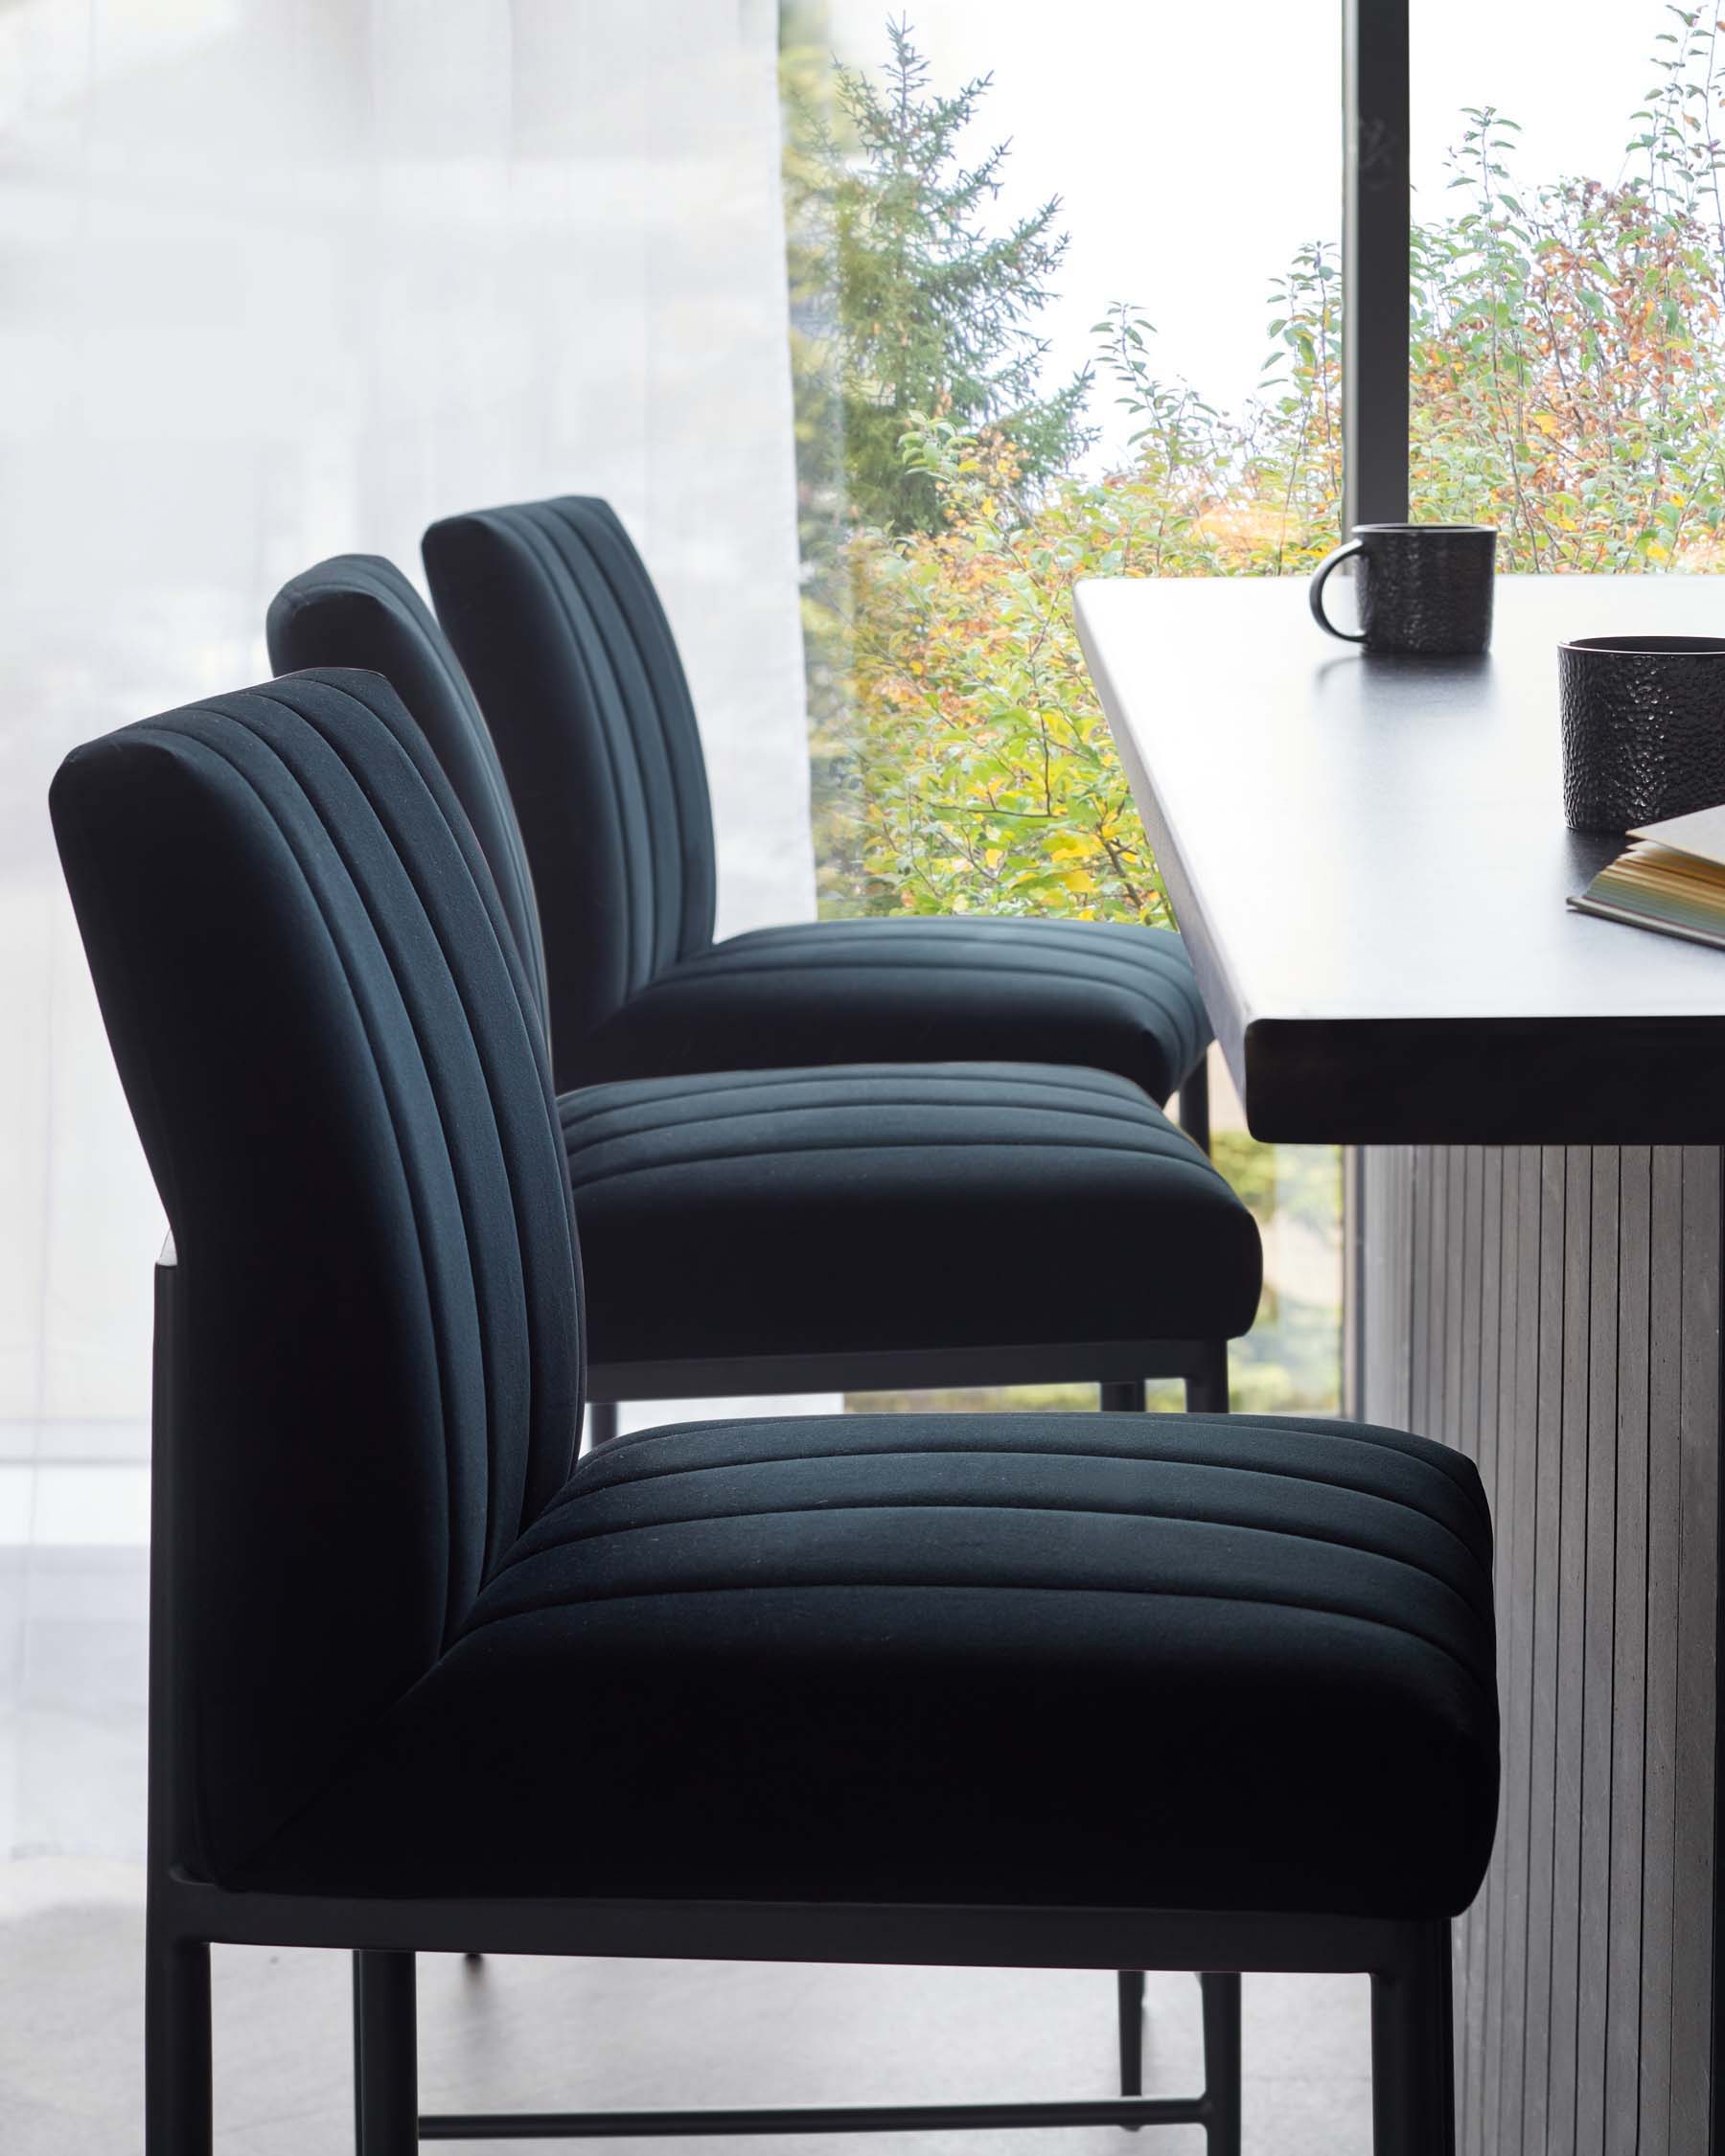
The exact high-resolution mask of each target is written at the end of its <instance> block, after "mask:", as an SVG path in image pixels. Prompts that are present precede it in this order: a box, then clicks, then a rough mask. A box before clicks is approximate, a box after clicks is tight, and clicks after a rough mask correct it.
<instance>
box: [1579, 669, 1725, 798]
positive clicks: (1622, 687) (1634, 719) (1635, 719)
mask: <svg viewBox="0 0 1725 2156" xmlns="http://www.w3.org/2000/svg"><path fill="white" fill-rule="evenodd" d="M1557 677H1558V683H1559V689H1560V698H1561V702H1562V708H1563V813H1564V817H1565V820H1566V821H1567V822H1568V824H1569V827H1570V829H1571V830H1572V831H1626V830H1628V829H1629V827H1630V825H1632V824H1639V823H1653V822H1657V821H1658V820H1659V818H1660V817H1662V816H1680V815H1686V814H1688V813H1689V812H1690V811H1691V809H1710V808H1712V807H1714V804H1715V803H1717V802H1720V801H1725V637H1720V636H1578V637H1576V639H1575V640H1574V641H1573V642H1571V643H1568V644H1560V645H1559V646H1558V647H1557Z"/></svg>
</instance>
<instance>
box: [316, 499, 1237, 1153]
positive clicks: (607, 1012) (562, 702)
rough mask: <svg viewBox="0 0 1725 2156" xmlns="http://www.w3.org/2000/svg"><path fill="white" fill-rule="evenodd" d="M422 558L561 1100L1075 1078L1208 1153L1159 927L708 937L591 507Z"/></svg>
mask: <svg viewBox="0 0 1725 2156" xmlns="http://www.w3.org/2000/svg"><path fill="white" fill-rule="evenodd" d="M424 551H425V559H426V574H427V576H428V577H429V579H430V583H431V592H432V597H433V599H434V600H435V602H436V605H437V611H438V614H439V617H440V618H441V620H442V622H443V624H444V626H445V628H446V629H447V630H448V631H449V637H450V639H451V641H452V643H453V644H454V647H455V650H456V651H457V652H458V653H459V654H460V656H461V661H462V664H463V666H464V667H465V668H466V670H467V674H468V677H469V678H470V679H471V681H472V685H473V688H474V689H475V691H476V692H477V694H478V699H479V704H480V708H481V709H482V710H483V711H484V713H485V716H486V719H487V721H488V722H489V723H490V726H491V730H492V733H493V735H494V736H495V740H496V744H497V749H498V752H499V753H500V755H501V757H502V763H503V768H504V770H505V771H506V772H507V773H508V776H509V785H510V790H511V791H512V792H513V793H514V795H515V800H516V806H517V811H518V813H519V815H520V818H521V827H522V831H523V833H524V836H525V840H526V850H527V857H528V859H529V860H531V862H532V864H533V875H534V880H535V882H536V883H537V884H538V887H539V897H540V911H541V915H542V917H543V923H544V934H545V945H546V952H547V955H548V958H549V961H550V988H551V1011H550V1017H551V1039H552V1044H553V1055H554V1064H555V1067H556V1071H557V1082H558V1084H559V1085H560V1086H562V1087H569V1086H575V1085H579V1084H582V1083H583V1082H585V1081H586V1080H588V1079H592V1078H613V1077H615V1078H620V1077H641V1076H653V1075H656V1074H658V1073H663V1072H672V1071H689V1070H712V1069H719V1068H727V1069H728V1068H732V1067H735V1066H736V1065H737V1063H738V1062H739V1060H744V1061H747V1063H748V1064H749V1065H751V1066H754V1067H765V1066H770V1065H775V1064H817V1063H873V1062H877V1061H882V1060H890V1061H892V1062H917V1063H925V1062H928V1063H951V1062H965V1063H976V1062H980V1063H992V1062H1013V1063H1023V1062H1026V1061H1030V1062H1036V1063H1058V1064H1069V1065H1084V1066H1087V1067H1093V1068H1096V1069H1101V1070H1112V1071H1115V1072H1117V1073H1118V1074H1119V1075H1120V1076H1122V1077H1125V1078H1129V1079H1131V1080H1132V1082H1133V1083H1134V1084H1135V1085H1136V1086H1138V1087H1140V1088H1141V1089H1143V1091H1145V1092H1146V1093H1148V1094H1149V1096H1150V1097H1151V1099H1152V1100H1154V1101H1157V1102H1159V1103H1160V1102H1163V1101H1165V1100H1167V1098H1168V1096H1169V1095H1170V1094H1171V1093H1172V1092H1173V1091H1174V1090H1175V1089H1176V1088H1178V1089H1180V1094H1181V1114H1182V1120H1183V1121H1184V1123H1185V1124H1186V1127H1187V1129H1188V1130H1189V1131H1190V1132H1191V1133H1192V1134H1193V1135H1194V1136H1196V1137H1197V1139H1198V1141H1199V1143H1200V1144H1201V1145H1205V1146H1207V1144H1208V1113H1209V1109H1208V1096H1207V1080H1206V1077H1205V1070H1204V1060H1203V1059H1204V1051H1205V1048H1206V1047H1207V1044H1208V1042H1209V1038H1210V1026H1209V1021H1208V1019H1207V1016H1206V1014H1205V1009H1204V1004H1203V999H1202V998H1201V997H1200V996H1199V993H1198V985H1197V982H1196V980H1195V979H1194V977H1193V974H1192V968H1191V962H1190V960H1189V959H1188V958H1187V956H1186V953H1185V950H1184V946H1183V945H1182V943H1181V940H1180V938H1179V937H1178V936H1177V935H1175V934H1172V933H1170V932H1169V931H1167V930H1165V929H1147V928H1142V927H1138V926H1134V925H1132V924H1129V923H1121V922H1093V921H1051V920H1022V919H990V918H987V917H980V916H977V915H972V914H966V915H964V916H963V917H957V916H954V917H951V918H946V919H927V918H920V919H919V918H909V917H907V918H905V919H902V920H869V921H810V922H799V923H796V924H793V925H791V926H788V927H785V928H775V929H756V930H753V931H751V932H750V933H747V934H745V935H737V936H729V937H726V938H725V940H724V942H722V943H715V942H714V941H713V892H714V845H713V824H712V814H711V810H710V808H709V805H708V800H707V783H706V770H705V766H704V764H703V762H702V758H701V737H700V733H699V730H698V728H697V724H696V717H695V709H694V705H693V703H692V701H691V699H690V694H689V687H688V683H687V680H686V679H685V677H684V675H683V670H682V664H681V661H680V659H679V657H678V650H677V643H676V639H675V637H674V636H673V634H672V631H671V626H670V623H669V621H668V620H667V618H666V614H665V609H664V608H663V606H662V604H661V603H660V600H659V597H658V594H657V592H656V591H655V588H654V585H653V581H652V579H651V577H650V576H649V575H648V573H647V569H646V566H645V564H644V563H643V562H642V561H641V558H640V555H639V554H638V553H637V552H636V550H635V547H634V545H633V543H632V541H631V539H630V537H629V534H628V533H627V531H626V530H625V529H624V527H623V523H622V520H621V518H620V517H619V516H617V514H616V512H615V511H614V510H613V509H612V508H611V506H610V504H609V502H606V501H602V500H600V499H598V498H596V497H594V496H590V495H567V496H564V497H563V498H562V499H560V500H554V501H541V502H525V503H521V504H519V505H517V506H515V507H512V508H503V509H488V510H479V511H475V512H474V513H473V514H472V515H471V516H451V517H448V518H445V519H444V520H443V521H441V522H439V523H436V524H433V525H432V526H431V528H430V529H429V531H427V532H426V538H425V549H424ZM307 663H325V664H327V663H330V662H329V661H328V660H323V661H309V662H307ZM350 663H351V662H350ZM740 1044H741V1047H742V1055H741V1059H740V1055H739V1045H740Z"/></svg>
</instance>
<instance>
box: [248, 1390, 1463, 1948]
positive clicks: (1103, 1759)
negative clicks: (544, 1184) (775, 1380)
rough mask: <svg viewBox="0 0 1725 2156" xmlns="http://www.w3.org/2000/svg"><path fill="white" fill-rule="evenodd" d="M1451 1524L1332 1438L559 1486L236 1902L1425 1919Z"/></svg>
mask: <svg viewBox="0 0 1725 2156" xmlns="http://www.w3.org/2000/svg"><path fill="white" fill-rule="evenodd" d="M1496 1792H1497V1719H1496V1700H1495V1687H1494V1678H1493V1629H1492V1601H1491V1548H1490V1525H1489V1520H1488V1515H1487V1511H1486V1506H1485V1501H1484V1493H1483V1491H1482V1489H1481V1487H1480V1483H1479V1479H1478V1477H1477V1476H1476V1474H1475V1472H1474V1469H1473V1468H1472V1466H1471V1465H1470V1464H1469V1463H1468V1462H1467V1461H1466V1460H1464V1459H1463V1458H1462V1457H1461V1456H1459V1455H1457V1454H1453V1453H1450V1452H1448V1451H1446V1450H1445V1449H1443V1448H1442V1447H1440V1446H1438V1445H1435V1444H1431V1443H1428V1442H1426V1441H1425V1440H1423V1439H1420V1438H1416V1437H1410V1436H1403V1435H1400V1434H1392V1433H1391V1432H1388V1431H1382V1430H1373V1429H1368V1428H1365V1427H1363V1426H1361V1425H1358V1424H1350V1423H1343V1422H1319V1421H1295V1420H1278V1419H1276V1418H1271V1417H1259V1416H1251V1417H1246V1416H1240V1417H1234V1418H1226V1417H1191V1416H1181V1415H1167V1416H1161V1415H1157V1416H1142V1415H1100V1414H1098V1415H1032V1414H1016V1415H1015V1414H1007V1415H944V1416H936V1415H929V1416H920V1415H916V1416H898V1415H891V1416H835V1417H824V1418H811V1419H800V1418H793V1419H787V1420H783V1421H775V1422H738V1423H722V1424H717V1425H714V1424H706V1425H700V1426H687V1425H686V1426H683V1427H681V1428H676V1429H668V1430H657V1431H650V1432H644V1433H642V1434H639V1435H636V1436H631V1437H624V1438H622V1439H619V1440H616V1441H614V1442H612V1443H611V1444H609V1445H606V1446H604V1447H602V1448H600V1450H599V1451H598V1452H597V1453H595V1454H592V1455H589V1456H587V1457H586V1459H584V1460H583V1461H582V1462H581V1463H580V1464H579V1465H578V1467H577V1468H576V1471H575V1473H574V1475H573V1476H572V1477H571V1479H570V1480H569V1481H568V1483H567V1484H566V1486H565V1487H564V1489H563V1492H562V1494H561V1495H560V1496H559V1497H558V1498H557V1499H555V1500H554V1501H553V1502H552V1503H551V1504H550V1506H549V1507H548V1508H547V1509H546V1511H545V1512H544V1513H543V1514H541V1516H540V1519H539V1521H538V1522H537V1523H536V1524H535V1525H533V1526H532V1527H531V1528H529V1529H528V1531H527V1532H526V1533H525V1534H524V1535H523V1536H522V1538H521V1540H520V1541H519V1543H518V1544H517V1547H516V1548H515V1550H514V1552H513V1553H512V1554H511V1555H510V1556H509V1557H508V1558H506V1559H505V1561H504V1563H503V1564H502V1566H501V1568H500V1569H499V1570H498V1571H497V1572H496V1573H495V1576H494V1577H493V1579H492V1580H491V1582H490V1583H489V1585H488V1586H487V1588H486V1589H485V1591H484V1592H483V1593H482V1594H481V1595H480V1597H479V1600H478V1602H477V1604H476V1605H475V1607H474V1610H473V1612H472V1617H471V1618H470V1620H469V1622H468V1624H467V1626H466V1628H465V1631H464V1633H463V1635H462V1636H461V1637H460V1638H459V1639H458V1640H457V1642H456V1643H455V1645H454V1646H453V1647H452V1648H451V1649H450V1650H449V1652H448V1653H447V1654H446V1655H445V1656H444V1658H443V1659H442V1661H441V1662H440V1663H439V1664H438V1666H437V1667H436V1668H435V1669H434V1670H433V1671H432V1672H431V1674H430V1675H429V1676H428V1677H427V1678H426V1679H425V1680H424V1681H423V1682H422V1683H421V1684H420V1685H419V1686H418V1687H417V1688H416V1689H415V1690H414V1691H412V1692H411V1693H409V1694H408V1696H407V1697H406V1698H405V1699H404V1700H403V1701H402V1702H401V1703H400V1704H399V1705H398V1706H397V1708H396V1709H394V1710H393V1711H392V1712H391V1713H390V1714H389V1716H388V1717H387V1718H386V1719H385V1721H384V1723H383V1725H382V1727H381V1730H380V1734H379V1735H378V1737H377V1739H376V1740H375V1741H374V1742H373V1743H372V1745H371V1746H370V1747H369V1748H368V1749H367V1750H366V1751H365V1752H364V1753H363V1754H362V1755H360V1756H359V1757H358V1758H357V1759H356V1760H355V1762H354V1763H353V1765H352V1766H351V1768H350V1769H349V1770H348V1771H347V1772H346V1773H345V1774H344V1775H343V1776H342V1777H341V1778H340V1779H339V1780H338V1781H337V1782H336V1783H335V1784H334V1786H333V1787H332V1788H331V1789H329V1790H328V1791H327V1792H326V1793H325V1794H324V1796H323V1797H322V1798H320V1799H319V1800H317V1801H316V1802H315V1803H314V1804H313V1805H312V1806H311V1808H310V1809H309V1810H308V1811H307V1812H306V1813H305V1814H303V1815H302V1816H301V1818H300V1819H299V1820H298V1821H297V1822H296V1823H294V1824H293V1825H292V1826H291V1827H290V1828H289V1829H288V1831H287V1832H285V1833H283V1834H280V1835H278V1836H277V1837H276V1839H275V1840H274V1842H273V1843H272V1844H271V1845H270V1846H267V1847H266V1848H265V1850H264V1851H263V1852H262V1853H261V1854H260V1855H259V1856H257V1857H256V1858H255V1859H254V1860H253V1861H252V1862H250V1863H249V1864H248V1865H246V1866H245V1867H243V1877H242V1880H241V1881H240V1882H237V1883H242V1884H253V1885H259V1886H275V1887H282V1888H297V1889H301V1890H306V1891H323V1892H347V1891H352V1892H370V1893H381V1894H427V1895H443V1894H499V1895H503V1894H533V1895H563V1894H567V1895H620V1896H632V1895H646V1896H654V1897H683V1896H687V1897H691V1898H697V1899H707V1898H721V1899H724V1898H733V1897H740V1898H745V1899H775V1900H783V1899H793V1900H795V1899H805V1898H813V1899H836V1900H852V1899H856V1900H873V1899H884V1900H903V1901H916V1902H963V1903H1007V1904H1023V1903H1041V1904H1050V1903H1052V1904H1061V1905H1098V1904H1100V1905H1106V1906H1111V1907H1116V1908H1118V1907H1129V1906H1138V1907H1145V1908H1197V1909H1204V1908H1213V1909H1218V1910H1264V1911H1272V1910H1275V1911H1284V1912H1293V1911H1328V1912H1336V1913H1350V1914H1355V1915H1380V1916H1436V1915H1450V1914H1453V1913H1455V1912H1457V1911H1459V1910H1461V1908H1463V1907H1464V1906H1465V1905H1466V1903H1467V1902H1468V1901H1469V1900H1470V1899H1471V1898H1472V1895H1473V1893H1474V1892H1475V1891H1476V1889H1477V1887H1478V1885H1479V1882H1480V1880H1481V1877H1482V1875H1483V1873H1484V1865H1485V1861H1486V1857H1487V1855H1488V1852H1489V1849H1490V1845H1491V1837H1492V1828H1493V1823H1494V1820H1495V1814H1496Z"/></svg>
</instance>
